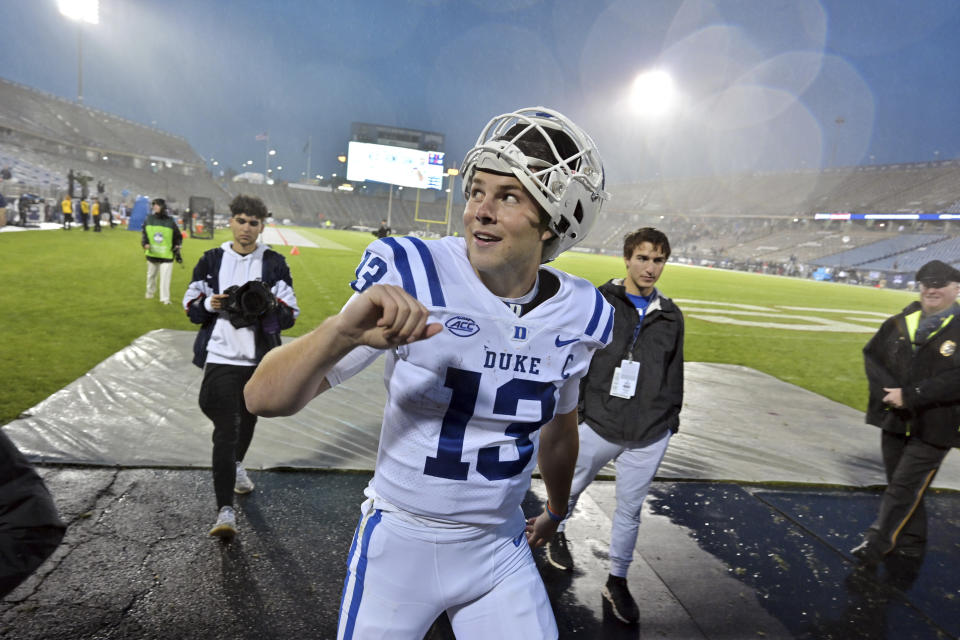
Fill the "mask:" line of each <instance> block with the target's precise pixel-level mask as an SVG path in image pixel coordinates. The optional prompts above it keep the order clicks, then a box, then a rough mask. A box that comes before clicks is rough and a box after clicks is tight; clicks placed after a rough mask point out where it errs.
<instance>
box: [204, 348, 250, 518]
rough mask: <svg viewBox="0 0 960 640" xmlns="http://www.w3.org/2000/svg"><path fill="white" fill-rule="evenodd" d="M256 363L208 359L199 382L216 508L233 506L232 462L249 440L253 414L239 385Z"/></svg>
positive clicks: (234, 469)
mask: <svg viewBox="0 0 960 640" xmlns="http://www.w3.org/2000/svg"><path fill="white" fill-rule="evenodd" d="M255 369H256V367H243V366H236V365H230V364H215V363H209V364H207V366H206V367H204V370H203V382H202V383H201V385H200V409H201V411H203V413H204V415H206V416H207V417H208V418H210V419H211V420H212V421H213V490H214V492H215V493H216V496H217V508H218V509H219V508H220V507H223V506H233V485H234V483H235V482H236V463H237V462H242V461H243V457H244V456H245V455H246V454H247V449H249V448H250V441H251V440H253V428H254V427H255V426H256V424H257V416H255V415H253V414H252V413H250V412H249V411H247V405H246V404H245V403H244V401H243V385H245V384H246V383H247V380H249V379H250V376H252V375H253V372H254V370H255Z"/></svg>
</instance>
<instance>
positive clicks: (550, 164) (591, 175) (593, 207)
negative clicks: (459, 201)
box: [460, 107, 609, 262]
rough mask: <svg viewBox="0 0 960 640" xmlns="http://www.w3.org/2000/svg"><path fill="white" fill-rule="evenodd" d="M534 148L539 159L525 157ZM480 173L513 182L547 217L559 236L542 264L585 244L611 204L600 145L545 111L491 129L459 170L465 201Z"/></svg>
mask: <svg viewBox="0 0 960 640" xmlns="http://www.w3.org/2000/svg"><path fill="white" fill-rule="evenodd" d="M531 145H535V146H537V147H540V148H541V151H540V153H539V154H538V155H527V154H525V153H524V152H523V151H521V147H525V148H526V149H527V151H528V152H529V151H531ZM540 156H545V157H540ZM477 170H482V171H490V172H493V173H499V174H504V175H513V176H515V177H516V178H517V180H519V181H520V183H521V184H522V185H523V187H524V188H525V189H526V190H527V192H528V193H529V194H530V195H531V196H533V198H534V199H535V200H536V201H537V203H538V204H539V205H540V206H541V207H542V208H543V210H544V211H546V212H547V215H548V216H549V217H550V221H549V229H550V231H552V232H553V233H554V234H556V236H555V237H554V238H551V239H550V240H547V241H546V242H544V245H543V262H549V261H551V260H553V259H554V258H556V257H557V256H558V255H560V254H561V253H563V252H564V251H566V250H567V249H569V248H570V247H572V246H573V245H575V244H577V243H578V242H580V241H581V240H583V239H584V238H585V237H586V236H587V233H589V231H590V228H591V227H592V226H593V223H594V222H595V221H596V219H597V216H598V215H599V213H600V206H601V205H602V204H603V201H604V200H606V199H608V198H609V196H608V195H607V193H606V192H604V190H603V187H604V177H603V162H602V160H601V159H600V152H599V151H598V150H597V145H596V144H594V142H593V140H591V139H590V136H588V135H587V134H586V133H585V132H584V131H583V130H582V129H580V127H578V126H577V125H575V124H574V123H573V122H571V121H570V119H569V118H567V117H566V116H564V115H563V114H561V113H559V112H557V111H553V110H551V109H546V108H544V107H530V108H526V109H518V110H517V111H515V112H513V113H505V114H503V115H500V116H497V117H495V118H494V119H493V120H491V121H490V122H489V123H487V126H486V127H484V129H483V132H482V133H481V134H480V137H479V138H478V139H477V143H476V145H475V146H474V147H473V148H472V149H470V151H468V152H467V155H466V157H465V158H464V159H463V165H462V166H461V168H460V177H461V179H462V180H463V192H464V196H465V197H466V198H467V200H469V199H470V184H471V183H472V182H473V173H474V172H475V171H477Z"/></svg>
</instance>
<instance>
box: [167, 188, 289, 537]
mask: <svg viewBox="0 0 960 640" xmlns="http://www.w3.org/2000/svg"><path fill="white" fill-rule="evenodd" d="M230 213H231V217H230V231H231V232H232V233H233V241H228V242H224V243H223V244H222V245H221V246H220V247H218V248H216V249H210V250H209V251H207V252H205V253H204V254H203V256H202V257H201V258H200V261H199V262H198V263H197V266H196V267H194V269H193V279H192V282H191V283H190V286H189V287H188V288H187V292H186V294H184V296H183V306H184V308H185V309H186V312H187V315H188V316H189V317H190V320H191V321H192V322H194V323H196V324H199V325H201V327H200V331H199V332H198V333H197V338H196V341H195V342H194V345H193V351H194V358H193V363H194V364H195V365H197V366H198V367H203V369H204V372H203V383H202V384H201V386H200V399H199V400H200V409H201V410H203V413H204V414H205V415H206V416H207V417H208V418H210V420H212V421H213V488H214V492H215V493H216V498H217V509H218V515H217V521H216V524H215V525H214V526H213V528H212V529H211V530H210V535H212V536H217V537H221V538H231V537H232V536H233V535H234V534H235V533H236V514H235V512H234V510H233V494H234V492H236V493H241V494H242V493H249V492H250V491H252V490H253V482H251V481H250V479H249V478H248V477H247V473H246V471H245V470H244V468H243V458H244V455H245V454H246V452H247V449H248V448H249V446H250V441H251V440H252V439H253V429H254V426H255V425H256V423H257V417H256V416H255V415H253V414H251V413H250V412H249V411H247V408H246V405H245V404H244V401H243V386H244V385H245V384H246V382H247V380H249V379H250V376H251V375H253V371H254V369H256V366H257V364H258V363H259V362H260V360H261V359H262V358H263V356H264V355H265V354H266V353H267V351H269V350H270V349H272V348H273V347H275V346H278V345H279V344H280V331H281V330H282V329H289V328H290V327H292V326H293V323H294V321H295V319H296V317H297V315H299V313H300V309H299V307H298V306H297V297H296V294H295V293H294V291H293V280H292V279H291V278H290V269H289V268H288V267H287V263H286V261H285V260H284V258H283V256H281V255H280V254H279V253H277V252H276V251H272V250H271V249H268V248H267V246H266V245H259V244H257V240H258V239H259V237H260V234H261V233H262V232H263V227H264V221H265V220H266V218H267V208H266V206H264V204H263V202H262V201H261V200H260V199H259V198H256V197H251V196H244V195H238V196H237V197H235V198H234V199H233V201H232V202H231V203H230Z"/></svg>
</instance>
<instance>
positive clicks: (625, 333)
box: [547, 227, 683, 624]
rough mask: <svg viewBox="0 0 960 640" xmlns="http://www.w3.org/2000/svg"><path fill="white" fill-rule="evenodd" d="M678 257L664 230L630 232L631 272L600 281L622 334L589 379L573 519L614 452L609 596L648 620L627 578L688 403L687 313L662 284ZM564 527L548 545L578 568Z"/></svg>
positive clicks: (559, 559)
mask: <svg viewBox="0 0 960 640" xmlns="http://www.w3.org/2000/svg"><path fill="white" fill-rule="evenodd" d="M669 257H670V242H669V240H667V236H666V235H665V234H664V233H663V232H662V231H659V230H658V229H653V228H651V227H644V228H642V229H638V230H636V231H634V232H632V233H629V234H627V236H626V237H625V238H624V242H623V260H624V263H625V264H626V272H627V273H626V277H624V278H618V279H615V280H610V281H609V282H607V283H606V284H605V285H603V286H602V287H600V293H602V294H603V296H604V298H606V300H607V302H609V303H610V304H612V305H613V307H614V309H615V310H616V311H615V314H616V315H615V316H614V322H613V337H612V338H611V339H610V344H608V345H607V346H606V347H605V348H604V349H603V350H601V351H598V352H597V354H596V355H595V356H594V358H593V360H592V361H591V363H590V369H589V370H588V371H587V375H586V376H584V378H583V380H581V382H580V415H579V418H580V424H579V432H580V452H579V454H578V455H577V469H576V472H575V473H574V476H573V484H572V486H571V487H570V501H569V504H568V509H567V514H568V515H567V518H569V517H570V514H572V513H573V509H574V507H575V506H576V504H577V499H578V498H579V497H580V494H581V493H582V492H583V491H584V489H586V488H587V486H588V485H589V484H590V483H591V482H592V481H593V479H594V478H595V477H596V475H597V472H598V471H600V469H601V468H603V466H604V465H606V464H607V463H608V462H610V461H611V460H615V461H616V465H617V508H616V510H615V512H614V516H613V527H612V530H611V532H610V554H609V557H610V575H609V576H608V577H607V582H606V585H605V586H604V587H603V597H604V598H606V599H607V601H608V602H609V603H610V605H611V607H612V609H613V613H614V615H616V617H617V618H619V619H620V620H621V621H623V622H626V623H628V624H634V623H636V622H638V621H639V618H640V612H639V609H638V607H637V603H636V602H635V601H634V599H633V596H631V595H630V591H629V590H628V589H627V580H626V576H627V570H628V569H629V568H630V563H631V561H632V560H633V551H634V547H635V546H636V544H637V531H638V529H639V526H640V512H641V509H642V507H643V501H644V499H645V498H646V497H647V492H648V491H649V489H650V484H651V483H652V482H653V476H654V474H656V472H657V469H658V468H659V466H660V461H661V460H663V456H664V454H665V453H666V451H667V445H668V444H669V442H670V437H671V436H672V435H673V434H674V433H676V432H677V430H678V429H679V426H680V419H679V417H680V408H681V406H682V405H683V314H682V313H681V312H680V309H679V308H678V307H677V305H676V304H674V303H673V301H672V300H670V298H667V297H666V296H664V295H662V294H661V293H660V291H659V290H658V289H657V288H656V286H655V285H656V283H657V281H658V280H659V279H660V275H661V274H662V273H663V268H664V266H665V265H666V263H667V259H668V258H669ZM565 525H566V519H564V521H563V522H561V523H560V526H559V527H558V528H557V533H556V534H555V535H554V536H553V538H552V539H551V540H550V542H549V543H548V544H547V559H548V560H549V562H550V563H551V564H552V565H554V566H555V567H557V568H559V569H562V570H565V571H570V570H571V569H573V557H572V556H571V554H570V551H569V549H568V547H567V539H566V534H565V533H564V529H565Z"/></svg>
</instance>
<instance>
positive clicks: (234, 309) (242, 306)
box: [223, 280, 277, 329]
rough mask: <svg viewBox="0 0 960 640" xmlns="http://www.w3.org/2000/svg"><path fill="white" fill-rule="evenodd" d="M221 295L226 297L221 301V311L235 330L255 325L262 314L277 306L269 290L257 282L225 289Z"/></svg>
mask: <svg viewBox="0 0 960 640" xmlns="http://www.w3.org/2000/svg"><path fill="white" fill-rule="evenodd" d="M223 293H224V294H226V296H227V298H226V300H224V301H223V310H224V311H226V312H227V314H228V315H229V317H230V324H232V325H233V326H234V327H236V328H237V329H241V328H243V327H250V326H253V325H255V324H256V323H257V321H258V320H259V319H260V318H261V317H262V316H263V315H264V314H266V313H268V312H270V311H272V310H273V309H275V308H276V306H277V300H276V298H274V297H273V294H272V293H270V289H268V288H267V285H265V284H263V283H262V282H260V281H259V280H250V281H249V282H245V283H244V284H242V285H240V286H237V285H233V286H232V287H227V288H226V289H225V290H224V292H223Z"/></svg>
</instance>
